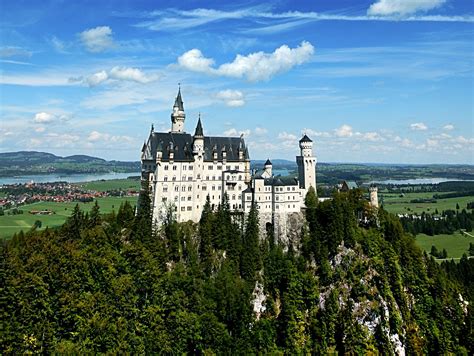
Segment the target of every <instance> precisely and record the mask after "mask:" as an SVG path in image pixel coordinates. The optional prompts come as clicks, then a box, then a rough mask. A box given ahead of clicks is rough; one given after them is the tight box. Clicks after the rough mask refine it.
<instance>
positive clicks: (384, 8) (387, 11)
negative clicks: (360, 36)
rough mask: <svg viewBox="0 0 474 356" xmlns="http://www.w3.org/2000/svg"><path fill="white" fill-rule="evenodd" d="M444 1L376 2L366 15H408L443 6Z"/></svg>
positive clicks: (391, 0)
mask: <svg viewBox="0 0 474 356" xmlns="http://www.w3.org/2000/svg"><path fill="white" fill-rule="evenodd" d="M445 2H446V0H377V1H376V2H375V3H373V4H372V5H370V7H369V9H368V10H367V14H368V15H374V16H387V15H409V14H414V13H416V12H418V11H428V10H432V9H434V8H436V7H439V6H441V5H443V4H444V3H445Z"/></svg>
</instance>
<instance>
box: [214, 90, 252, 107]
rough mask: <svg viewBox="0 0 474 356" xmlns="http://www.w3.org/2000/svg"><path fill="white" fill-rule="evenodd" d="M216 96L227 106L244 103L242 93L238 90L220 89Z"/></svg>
mask: <svg viewBox="0 0 474 356" xmlns="http://www.w3.org/2000/svg"><path fill="white" fill-rule="evenodd" d="M216 98H217V99H219V100H222V101H223V102H224V103H225V104H226V105H227V106H231V107H237V106H243V105H245V100H244V94H242V92H241V91H239V90H231V89H227V90H221V91H220V92H218V93H217V94H216Z"/></svg>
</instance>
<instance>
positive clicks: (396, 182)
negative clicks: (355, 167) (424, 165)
mask: <svg viewBox="0 0 474 356" xmlns="http://www.w3.org/2000/svg"><path fill="white" fill-rule="evenodd" d="M443 182H472V180H466V179H453V178H415V179H387V180H374V181H372V182H370V183H376V184H393V185H405V184H412V185H416V184H439V183H443Z"/></svg>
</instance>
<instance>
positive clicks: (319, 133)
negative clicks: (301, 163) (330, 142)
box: [301, 129, 331, 138]
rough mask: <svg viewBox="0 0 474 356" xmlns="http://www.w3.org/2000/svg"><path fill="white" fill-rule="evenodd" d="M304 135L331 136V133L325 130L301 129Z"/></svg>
mask: <svg viewBox="0 0 474 356" xmlns="http://www.w3.org/2000/svg"><path fill="white" fill-rule="evenodd" d="M301 134H302V135H308V136H309V137H310V138H311V137H313V136H314V137H331V134H330V133H329V132H324V131H315V130H312V129H303V130H301Z"/></svg>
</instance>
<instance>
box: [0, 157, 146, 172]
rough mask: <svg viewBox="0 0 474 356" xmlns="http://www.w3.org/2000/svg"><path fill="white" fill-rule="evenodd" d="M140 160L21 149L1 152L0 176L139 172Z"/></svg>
mask: <svg viewBox="0 0 474 356" xmlns="http://www.w3.org/2000/svg"><path fill="white" fill-rule="evenodd" d="M139 170H140V162H122V161H107V160H105V159H102V158H98V157H91V156H86V155H73V156H66V157H61V156H56V155H54V154H52V153H47V152H37V151H19V152H5V153H0V176H4V177H5V176H16V175H27V174H45V173H62V174H75V173H107V172H124V173H125V172H138V171H139Z"/></svg>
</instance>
